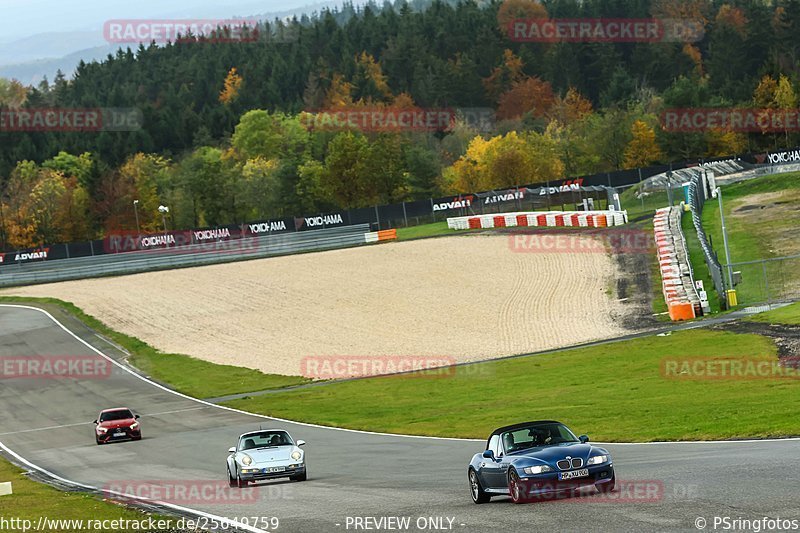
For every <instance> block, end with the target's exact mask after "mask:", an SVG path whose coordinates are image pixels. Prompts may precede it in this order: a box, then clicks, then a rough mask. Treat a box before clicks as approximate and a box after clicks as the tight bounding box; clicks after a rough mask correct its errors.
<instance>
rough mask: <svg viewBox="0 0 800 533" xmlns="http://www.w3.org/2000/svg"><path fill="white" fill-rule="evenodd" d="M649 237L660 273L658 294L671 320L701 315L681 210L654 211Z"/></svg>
mask: <svg viewBox="0 0 800 533" xmlns="http://www.w3.org/2000/svg"><path fill="white" fill-rule="evenodd" d="M653 238H654V239H655V242H656V249H657V250H658V265H659V268H660V270H661V292H662V293H663V294H664V300H665V301H666V302H667V308H668V309H669V316H670V318H671V319H672V320H689V319H692V318H695V317H697V316H700V315H702V305H701V302H700V297H699V296H698V294H697V290H696V289H695V287H694V279H693V278H692V267H691V265H690V264H689V257H688V253H687V251H686V242H685V240H684V237H683V230H682V229H681V208H680V207H678V206H673V207H665V208H663V209H659V210H658V211H656V216H655V218H654V219H653Z"/></svg>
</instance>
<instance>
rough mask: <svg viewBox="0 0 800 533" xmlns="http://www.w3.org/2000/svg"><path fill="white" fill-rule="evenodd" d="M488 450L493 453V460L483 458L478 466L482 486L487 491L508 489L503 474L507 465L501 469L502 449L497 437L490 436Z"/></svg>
mask: <svg viewBox="0 0 800 533" xmlns="http://www.w3.org/2000/svg"><path fill="white" fill-rule="evenodd" d="M488 449H489V450H491V451H492V452H494V457H495V459H494V460H492V459H488V458H486V457H484V458H483V459H482V460H481V464H480V467H481V468H480V470H481V472H480V474H481V479H482V481H483V486H484V487H486V488H489V489H501V488H506V487H508V482H507V481H506V478H505V472H506V471H507V469H508V464H507V463H506V464H505V470H504V469H503V448H502V444H501V443H500V436H499V435H492V438H491V439H489V448H488Z"/></svg>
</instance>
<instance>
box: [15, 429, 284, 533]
mask: <svg viewBox="0 0 800 533" xmlns="http://www.w3.org/2000/svg"><path fill="white" fill-rule="evenodd" d="M0 448H2V449H3V450H4V451H5V452H6V453H7V454H9V455H11V456H12V457H14V458H15V459H16V460H17V461H19V462H20V463H22V464H24V465H25V466H27V467H29V468H32V469H34V470H36V471H38V472H42V473H43V474H45V475H47V476H49V477H51V478H52V479H57V480H58V481H60V482H62V483H66V484H67V485H72V486H74V487H81V488H83V489H87V490H91V491H96V492H101V493H102V494H113V495H114V496H121V497H123V498H130V495H129V494H125V493H122V492H117V491H115V490H108V489H103V490H102V491H101V490H100V489H98V488H97V487H93V486H92V485H86V484H84V483H78V482H77V481H72V480H69V479H65V478H63V477H61V476H57V475H56V474H54V473H52V472H50V471H48V470H45V469H44V468H42V467H40V466H37V465H35V464H33V463H31V462H30V461H28V460H27V459H25V458H24V457H22V456H21V455H19V454H18V453H16V452H14V451H13V450H11V449H10V448H9V447H8V446H6V445H5V444H3V443H2V442H0ZM137 499H139V500H144V501H148V502H150V503H153V504H156V505H159V506H161V507H167V508H170V509H175V510H176V511H181V512H183V513H189V514H193V515H195V516H202V517H205V518H209V519H211V520H216V521H218V522H221V523H223V524H228V525H230V526H234V527H237V528H239V529H244V530H246V531H252V532H253V533H269V532H268V531H265V530H263V529H258V528H255V527H252V526H249V525H247V524H242V523H241V522H237V521H236V520H231V519H230V518H226V517H224V516H218V515H214V514H211V513H206V512H204V511H198V510H196V509H190V508H189V507H182V506H180V505H175V504H174V503H169V502H162V501H161V500H151V499H150V498H144V497H138V496H137Z"/></svg>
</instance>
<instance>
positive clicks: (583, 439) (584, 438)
mask: <svg viewBox="0 0 800 533" xmlns="http://www.w3.org/2000/svg"><path fill="white" fill-rule="evenodd" d="M578 440H579V441H581V442H582V443H584V444H586V443H587V442H589V435H581V436H580V437H578Z"/></svg>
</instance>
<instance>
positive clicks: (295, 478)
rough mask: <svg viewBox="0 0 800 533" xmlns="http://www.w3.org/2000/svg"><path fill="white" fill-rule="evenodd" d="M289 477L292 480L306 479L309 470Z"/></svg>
mask: <svg viewBox="0 0 800 533" xmlns="http://www.w3.org/2000/svg"><path fill="white" fill-rule="evenodd" d="M289 479H291V480H292V481H305V480H306V479H308V471H307V470H306V471H305V472H303V473H302V474H299V475H296V476H290V477H289Z"/></svg>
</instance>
